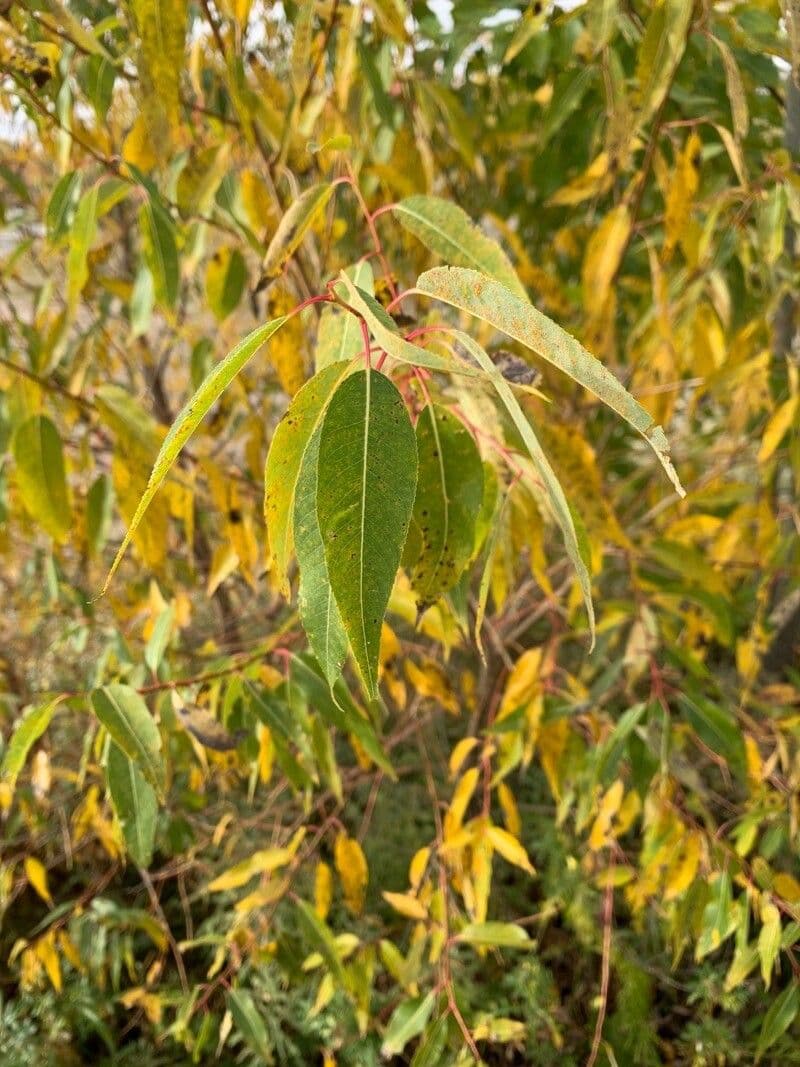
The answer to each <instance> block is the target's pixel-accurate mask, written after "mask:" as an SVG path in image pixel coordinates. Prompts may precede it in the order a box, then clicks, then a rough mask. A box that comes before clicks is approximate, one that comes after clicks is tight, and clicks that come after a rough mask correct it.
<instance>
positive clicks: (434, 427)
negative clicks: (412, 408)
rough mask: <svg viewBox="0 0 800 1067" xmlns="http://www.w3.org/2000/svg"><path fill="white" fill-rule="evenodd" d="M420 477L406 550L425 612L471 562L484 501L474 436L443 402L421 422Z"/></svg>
mask: <svg viewBox="0 0 800 1067" xmlns="http://www.w3.org/2000/svg"><path fill="white" fill-rule="evenodd" d="M416 437H417V454H418V457H419V477H418V479H417V493H416V497H415V500H414V511H413V514H412V516H411V525H410V526H409V530H408V540H407V541H406V547H405V550H404V552H403V566H404V567H405V568H406V570H407V571H408V573H409V577H410V579H411V585H412V587H413V589H414V593H415V594H416V597H417V606H418V608H419V610H420V611H424V609H425V608H427V607H429V606H430V605H431V604H433V603H435V602H436V601H437V600H438V599H439V597H440V596H441V595H442V593H446V592H447V591H448V589H452V587H453V586H454V585H455V583H456V582H457V581H458V579H459V577H460V576H461V572H462V571H463V569H464V567H466V565H467V564H468V563H469V560H470V557H471V555H472V550H473V547H474V544H475V521H476V519H477V516H478V514H479V513H480V510H481V502H482V499H483V465H482V463H481V457H480V453H479V452H478V449H477V447H476V445H475V442H474V441H473V439H472V434H471V433H470V432H469V430H468V429H467V428H466V426H465V425H464V424H463V422H461V420H460V419H458V418H456V416H455V415H452V414H451V413H450V412H449V411H447V410H446V409H445V408H443V407H439V405H438V404H429V405H428V406H427V407H426V408H425V410H424V411H423V412H422V414H421V415H420V417H419V419H418V420H417V429H416Z"/></svg>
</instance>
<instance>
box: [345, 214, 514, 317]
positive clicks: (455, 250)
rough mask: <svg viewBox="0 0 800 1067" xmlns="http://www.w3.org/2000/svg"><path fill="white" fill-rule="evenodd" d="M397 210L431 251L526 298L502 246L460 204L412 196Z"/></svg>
mask: <svg viewBox="0 0 800 1067" xmlns="http://www.w3.org/2000/svg"><path fill="white" fill-rule="evenodd" d="M394 212H395V214H396V215H397V217H398V219H399V220H400V222H401V223H402V225H403V226H404V227H405V228H406V229H407V230H408V231H409V232H410V233H413V234H414V236H415V237H418V238H419V240H420V241H422V243H423V244H424V245H425V247H426V248H429V249H430V250H431V252H435V253H436V255H438V256H441V257H442V259H445V260H446V261H447V262H448V263H452V264H454V265H455V266H457V267H472V268H473V269H474V270H479V271H482V272H483V273H484V274H488V275H489V277H490V278H494V279H496V280H497V281H498V282H501V283H502V284H503V285H505V286H506V288H508V289H510V290H511V292H512V293H515V294H516V295H517V296H518V297H520V298H521V299H522V300H527V298H528V295H527V293H526V292H525V287H524V285H523V284H522V282H521V281H520V280H519V278H518V277H517V272H516V271H515V270H514V268H513V267H512V265H511V262H510V260H509V258H508V256H507V255H506V254H505V252H504V251H503V249H502V248H501V247H500V245H499V244H497V242H496V241H493V240H492V239H491V238H490V237H487V236H486V234H485V233H483V232H482V231H481V230H479V229H478V227H477V226H476V225H475V223H474V222H473V221H472V219H471V218H470V217H469V215H467V213H466V212H465V211H462V209H461V208H460V207H459V206H458V205H457V204H454V203H452V202H451V201H450V200H442V199H441V198H440V197H438V196H409V197H407V198H406V199H405V200H401V201H400V203H399V204H395V207H394ZM356 284H357V283H356Z"/></svg>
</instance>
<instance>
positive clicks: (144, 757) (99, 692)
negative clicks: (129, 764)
mask: <svg viewBox="0 0 800 1067" xmlns="http://www.w3.org/2000/svg"><path fill="white" fill-rule="evenodd" d="M92 706H93V707H94V710H95V714H96V715H97V718H98V719H99V720H100V722H101V723H102V724H103V726H105V728H106V730H108V733H109V735H110V736H111V739H112V740H113V741H115V742H116V743H117V744H118V745H119V747H120V748H121V749H122V751H123V752H124V753H125V754H126V755H127V756H129V757H130V758H131V759H132V760H135V761H136V763H137V765H138V766H139V768H140V769H141V771H142V773H143V774H144V776H145V778H147V780H148V781H149V782H150V784H151V785H153V786H155V789H156V791H157V792H158V793H159V795H161V794H163V792H164V783H165V780H166V773H165V769H164V759H163V757H162V755H161V734H160V733H159V732H158V727H157V726H156V724H155V722H154V720H153V716H152V715H151V714H150V712H149V710H148V707H147V705H146V704H145V702H144V701H143V700H142V698H141V697H140V696H139V694H138V693H137V692H136V690H135V689H131V687H130V686H128V685H121V684H120V683H118V682H113V683H112V684H111V685H106V686H103V688H102V689H95V690H94V692H93V693H92Z"/></svg>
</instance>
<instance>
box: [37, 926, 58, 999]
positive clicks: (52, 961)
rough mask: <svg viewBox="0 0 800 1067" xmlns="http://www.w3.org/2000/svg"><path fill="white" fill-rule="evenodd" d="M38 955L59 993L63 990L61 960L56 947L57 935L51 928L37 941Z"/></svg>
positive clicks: (52, 984) (51, 983)
mask: <svg viewBox="0 0 800 1067" xmlns="http://www.w3.org/2000/svg"><path fill="white" fill-rule="evenodd" d="M36 955H37V956H38V957H39V959H40V960H41V961H42V966H43V967H44V969H45V973H46V974H47V977H48V978H49V979H50V985H51V986H52V987H53V989H55V991H56V992H57V993H60V992H61V962H60V960H59V958H58V950H57V949H56V935H55V931H54V930H50V931H49V932H48V933H46V934H45V935H44V937H40V938H39V940H38V941H37V942H36Z"/></svg>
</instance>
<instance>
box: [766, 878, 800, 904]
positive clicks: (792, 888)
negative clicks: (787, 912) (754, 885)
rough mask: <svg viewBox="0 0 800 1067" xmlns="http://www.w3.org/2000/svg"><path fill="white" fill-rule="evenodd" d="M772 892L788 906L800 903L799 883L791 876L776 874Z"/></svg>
mask: <svg viewBox="0 0 800 1067" xmlns="http://www.w3.org/2000/svg"><path fill="white" fill-rule="evenodd" d="M772 889H773V892H774V893H776V894H777V895H778V896H779V897H782V898H783V899H784V900H788V901H789V903H790V904H797V903H798V902H800V882H798V880H797V879H796V878H795V877H794V876H793V875H791V874H776V875H775V878H774V879H773V882H772Z"/></svg>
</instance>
